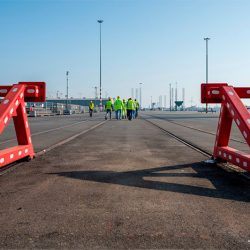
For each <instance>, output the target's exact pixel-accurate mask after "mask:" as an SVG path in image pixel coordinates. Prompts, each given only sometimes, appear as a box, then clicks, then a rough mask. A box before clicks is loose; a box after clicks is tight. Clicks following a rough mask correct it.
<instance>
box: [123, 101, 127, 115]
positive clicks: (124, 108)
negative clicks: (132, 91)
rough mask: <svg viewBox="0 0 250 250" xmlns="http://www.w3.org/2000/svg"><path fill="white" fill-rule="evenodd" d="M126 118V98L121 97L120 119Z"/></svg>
mask: <svg viewBox="0 0 250 250" xmlns="http://www.w3.org/2000/svg"><path fill="white" fill-rule="evenodd" d="M126 118H127V103H126V100H125V99H123V106H122V119H126Z"/></svg>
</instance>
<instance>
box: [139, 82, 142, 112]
mask: <svg viewBox="0 0 250 250" xmlns="http://www.w3.org/2000/svg"><path fill="white" fill-rule="evenodd" d="M139 84H140V109H141V108H142V99H141V98H142V97H141V85H142V82H140V83H139Z"/></svg>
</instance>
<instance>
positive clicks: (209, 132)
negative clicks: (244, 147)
mask: <svg viewBox="0 0 250 250" xmlns="http://www.w3.org/2000/svg"><path fill="white" fill-rule="evenodd" d="M147 116H148V117H150V118H153V119H158V120H164V121H166V122H169V123H172V124H175V125H177V126H180V127H183V128H188V129H191V130H194V131H198V132H201V133H204V134H208V135H213V136H216V133H214V132H211V131H207V130H204V129H199V128H194V127H191V126H188V125H184V124H180V123H178V122H174V121H172V120H171V119H162V118H160V117H155V116H149V115H147ZM230 141H234V142H238V143H242V144H247V143H246V142H245V141H242V140H239V139H235V138H230Z"/></svg>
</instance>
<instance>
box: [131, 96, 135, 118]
mask: <svg viewBox="0 0 250 250" xmlns="http://www.w3.org/2000/svg"><path fill="white" fill-rule="evenodd" d="M131 100H132V103H133V106H132V118H133V119H135V100H133V99H131Z"/></svg>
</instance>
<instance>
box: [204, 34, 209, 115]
mask: <svg viewBox="0 0 250 250" xmlns="http://www.w3.org/2000/svg"><path fill="white" fill-rule="evenodd" d="M204 40H205V41H206V84H208V41H209V40H210V38H209V37H205V38H204ZM207 112H208V110H207V103H206V113H207Z"/></svg>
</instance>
